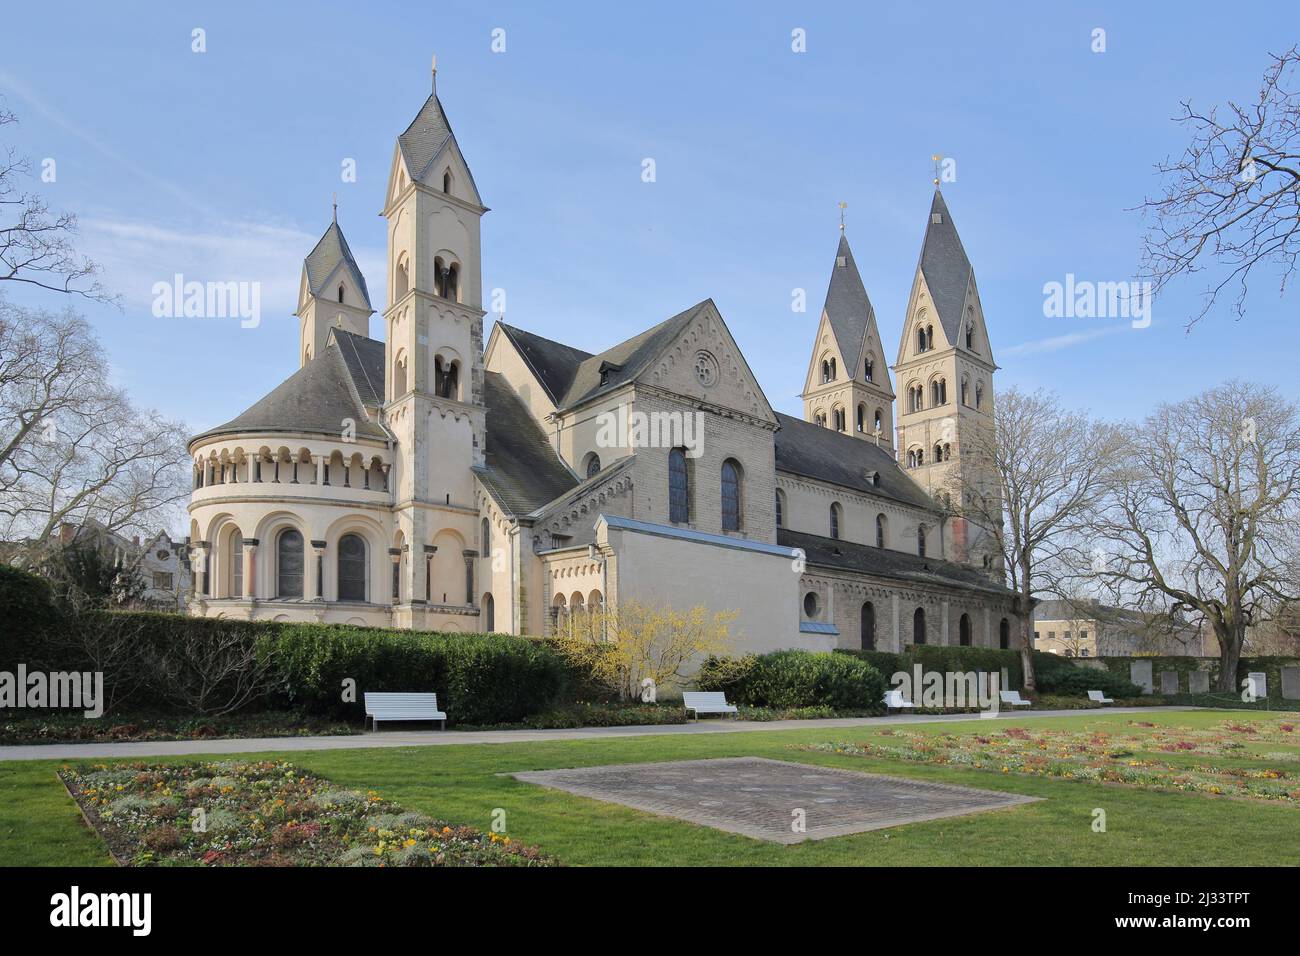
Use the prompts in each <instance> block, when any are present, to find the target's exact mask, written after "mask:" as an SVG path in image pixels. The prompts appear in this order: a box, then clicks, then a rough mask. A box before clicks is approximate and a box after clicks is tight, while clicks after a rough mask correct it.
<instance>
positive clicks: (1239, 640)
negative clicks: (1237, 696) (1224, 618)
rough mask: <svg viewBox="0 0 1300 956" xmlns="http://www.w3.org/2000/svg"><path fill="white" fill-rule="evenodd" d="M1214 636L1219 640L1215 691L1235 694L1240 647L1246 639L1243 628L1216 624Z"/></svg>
mask: <svg viewBox="0 0 1300 956" xmlns="http://www.w3.org/2000/svg"><path fill="white" fill-rule="evenodd" d="M1214 636H1215V637H1217V638H1218V640H1219V680H1218V686H1217V687H1216V689H1217V690H1221V691H1228V692H1230V693H1235V692H1236V691H1237V689H1238V687H1237V665H1238V664H1239V663H1240V662H1241V645H1242V644H1243V643H1244V642H1245V637H1246V635H1245V628H1242V627H1235V628H1234V627H1229V626H1228V625H1227V624H1225V623H1216V624H1215V625H1214Z"/></svg>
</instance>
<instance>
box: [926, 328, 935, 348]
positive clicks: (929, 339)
mask: <svg viewBox="0 0 1300 956" xmlns="http://www.w3.org/2000/svg"><path fill="white" fill-rule="evenodd" d="M932 348H934V326H933V325H927V326H926V327H925V350H926V351H927V352H928V351H930V349H932Z"/></svg>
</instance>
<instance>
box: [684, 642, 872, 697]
mask: <svg viewBox="0 0 1300 956" xmlns="http://www.w3.org/2000/svg"><path fill="white" fill-rule="evenodd" d="M742 662H743V663H742V665H741V666H739V667H736V666H734V665H732V667H731V668H730V673H727V671H728V667H727V663H728V662H725V661H721V660H718V659H711V660H709V661H706V662H705V666H704V667H703V668H702V669H701V671H700V674H699V677H698V679H697V680H698V683H699V686H700V688H701V689H702V690H722V691H724V692H726V693H729V694H730V695H731V698H734V699H733V702H734V703H740V704H748V705H750V706H757V707H776V708H783V709H788V708H797V707H816V706H823V705H824V706H828V707H833V708H835V709H836V710H849V709H852V710H880V709H881V698H882V697H883V696H884V694H885V681H884V678H883V677H881V676H880V672H879V671H877V670H876V669H875V668H874V667H872V666H871V665H870V664H868V663H867V662H866V661H862V660H858V659H857V658H855V657H853V656H851V655H847V654H825V653H814V652H811V651H800V650H790V651H775V652H773V653H770V654H762V655H760V656H757V657H751V658H747V659H745V658H742ZM720 672H722V673H725V676H724V677H721V678H720V677H719V674H720Z"/></svg>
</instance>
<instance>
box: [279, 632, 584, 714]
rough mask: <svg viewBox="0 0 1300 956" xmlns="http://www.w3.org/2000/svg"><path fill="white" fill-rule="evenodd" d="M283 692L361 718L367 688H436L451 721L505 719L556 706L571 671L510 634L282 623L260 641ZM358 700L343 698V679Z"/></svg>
mask: <svg viewBox="0 0 1300 956" xmlns="http://www.w3.org/2000/svg"><path fill="white" fill-rule="evenodd" d="M261 648H262V650H263V652H264V653H265V654H266V655H267V656H268V657H269V659H270V660H271V661H272V664H273V668H274V672H275V675H276V678H277V680H276V683H277V685H278V688H279V693H280V694H281V695H283V696H284V697H285V699H286V700H287V701H288V702H289V703H291V704H296V705H301V706H303V707H305V708H306V709H307V710H309V711H311V712H313V713H320V714H333V715H337V716H348V717H354V718H360V717H361V716H363V714H364V708H363V698H362V694H363V693H364V692H366V691H414V690H421V691H434V692H436V693H437V694H438V704H439V706H440V707H442V709H443V710H445V711H446V713H447V716H448V718H449V719H450V720H452V721H453V722H461V723H471V724H489V723H506V722H510V721H515V720H519V719H520V718H522V717H524V716H526V715H528V714H533V713H537V712H538V711H541V710H544V709H546V708H547V707H550V706H553V705H554V704H555V702H556V700H557V699H558V697H559V695H560V693H561V692H562V691H563V689H564V679H565V669H564V665H563V663H562V662H561V661H560V659H559V657H558V656H557V655H556V654H555V653H554V652H553V651H552V650H551V649H550V648H548V647H546V646H544V645H542V644H539V643H538V642H535V641H530V640H528V639H526V638H522V637H511V636H508V635H504V634H429V633H420V632H405V631H385V630H378V629H369V628H353V627H345V626H333V627H331V626H325V625H316V624H284V625H281V626H280V627H279V628H278V629H277V631H276V632H275V633H273V634H269V635H267V636H265V637H264V638H263V640H262V643H261ZM349 679H350V680H352V681H355V684H354V685H352V686H355V688H356V700H355V701H354V702H348V701H344V700H343V690H344V686H345V685H344V681H345V680H349Z"/></svg>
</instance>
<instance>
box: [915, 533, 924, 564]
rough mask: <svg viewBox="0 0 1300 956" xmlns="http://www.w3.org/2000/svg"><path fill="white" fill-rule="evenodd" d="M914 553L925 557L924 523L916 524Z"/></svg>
mask: <svg viewBox="0 0 1300 956" xmlns="http://www.w3.org/2000/svg"><path fill="white" fill-rule="evenodd" d="M916 553H917V554H919V555H920V556H921V557H923V558H924V557H925V525H918V526H917V529H916Z"/></svg>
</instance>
